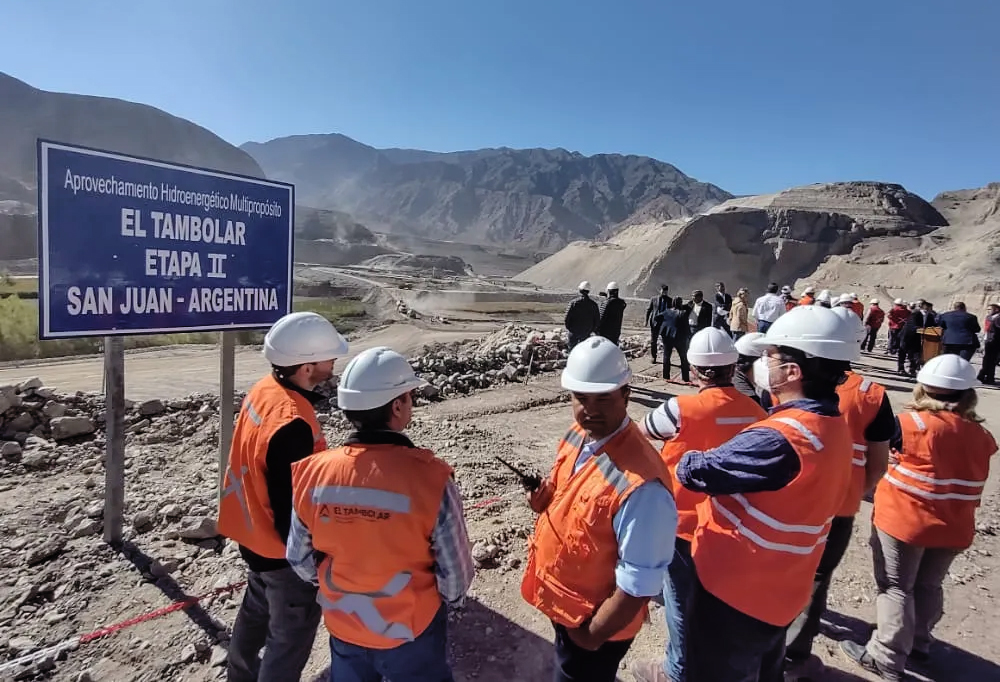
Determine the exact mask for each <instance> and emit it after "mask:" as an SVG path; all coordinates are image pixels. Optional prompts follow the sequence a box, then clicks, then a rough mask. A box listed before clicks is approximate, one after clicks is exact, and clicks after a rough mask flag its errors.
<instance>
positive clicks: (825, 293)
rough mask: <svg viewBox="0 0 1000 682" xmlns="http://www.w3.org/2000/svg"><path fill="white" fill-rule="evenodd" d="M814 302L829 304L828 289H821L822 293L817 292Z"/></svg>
mask: <svg viewBox="0 0 1000 682" xmlns="http://www.w3.org/2000/svg"><path fill="white" fill-rule="evenodd" d="M816 300H817V301H825V302H826V303H829V302H830V290H829V289H823V291H821V292H819V296H817V297H816Z"/></svg>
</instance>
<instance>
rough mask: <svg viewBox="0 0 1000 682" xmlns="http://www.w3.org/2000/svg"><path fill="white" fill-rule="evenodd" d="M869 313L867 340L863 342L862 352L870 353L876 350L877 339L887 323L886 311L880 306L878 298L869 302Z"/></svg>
mask: <svg viewBox="0 0 1000 682" xmlns="http://www.w3.org/2000/svg"><path fill="white" fill-rule="evenodd" d="M868 306H869V307H868V312H866V313H865V319H864V325H865V338H864V340H863V341H862V342H861V350H864V351H867V352H869V353H871V352H872V350H873V349H874V348H875V339H876V337H878V333H879V330H881V329H882V323H883V322H885V311H884V310H882V308H881V307H880V306H879V301H878V299H877V298H873V299H872V300H871V301H869V302H868Z"/></svg>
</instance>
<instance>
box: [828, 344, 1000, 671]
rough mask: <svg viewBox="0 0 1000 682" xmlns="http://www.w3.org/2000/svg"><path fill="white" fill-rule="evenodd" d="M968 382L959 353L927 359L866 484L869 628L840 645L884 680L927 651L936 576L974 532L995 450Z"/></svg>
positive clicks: (937, 614) (938, 592)
mask: <svg viewBox="0 0 1000 682" xmlns="http://www.w3.org/2000/svg"><path fill="white" fill-rule="evenodd" d="M975 386H976V370H975V368H974V367H973V366H972V365H971V364H970V363H969V362H968V361H966V360H965V359H963V358H961V357H959V356H957V355H939V356H937V357H935V358H931V359H930V360H928V361H927V363H926V364H925V365H924V366H923V367H922V368H921V369H920V372H919V373H918V374H917V385H916V386H915V387H914V389H913V400H912V401H911V402H910V403H909V404H908V405H907V406H906V411H905V412H903V413H901V414H900V415H899V417H897V423H898V429H897V435H896V436H895V437H894V438H893V440H892V443H891V446H892V450H893V459H892V461H891V463H890V465H889V470H888V472H887V473H886V475H885V477H883V478H882V480H881V481H880V482H879V484H878V488H877V489H876V491H875V514H874V517H873V519H872V526H873V528H872V538H871V546H872V558H873V560H874V561H873V563H874V566H875V584H876V586H877V588H878V594H877V596H876V599H875V611H876V628H875V632H873V633H872V635H871V638H870V639H869V640H868V644H867V645H861V644H858V643H856V642H851V641H845V642H842V643H841V645H840V646H841V649H842V651H843V652H844V653H845V654H846V655H847V656H848V657H849V658H850V659H851V660H852V661H854V662H855V663H857V664H858V665H860V666H862V667H863V668H865V669H866V670H868V671H869V672H872V673H875V674H876V675H878V676H879V677H880V678H881V679H884V680H903V679H906V673H905V668H906V667H907V663H908V662H915V663H925V662H928V660H929V659H931V658H933V656H934V648H933V642H934V638H933V636H932V634H931V633H932V631H933V629H934V626H935V625H937V623H938V621H939V620H940V619H941V615H942V613H943V610H944V590H943V589H942V586H941V585H942V583H943V581H944V579H945V577H946V576H947V575H948V569H949V567H950V566H951V563H952V561H953V560H954V559H955V557H956V556H958V555H959V554H960V553H961V552H962V551H964V550H965V549H967V548H968V547H969V546H970V545H972V543H973V541H974V540H975V536H976V508H977V507H978V506H979V505H980V503H981V501H982V496H983V491H984V487H985V485H986V481H987V479H988V478H989V473H990V460H991V458H992V457H993V455H994V454H995V453H996V451H997V444H996V441H995V440H994V438H993V436H992V434H990V432H989V431H987V430H986V428H984V427H983V424H982V422H983V419H982V417H980V416H979V415H978V414H976V405H977V402H978V398H977V396H976V389H975ZM939 679H958V677H955V676H954V675H951V676H949V675H947V674H946V675H945V676H944V677H942V678H939ZM978 679H986V678H985V677H980V678H978Z"/></svg>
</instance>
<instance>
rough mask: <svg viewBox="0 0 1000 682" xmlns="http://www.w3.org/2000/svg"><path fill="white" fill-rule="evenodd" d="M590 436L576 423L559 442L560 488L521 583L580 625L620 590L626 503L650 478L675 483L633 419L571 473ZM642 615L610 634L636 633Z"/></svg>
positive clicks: (555, 472)
mask: <svg viewBox="0 0 1000 682" xmlns="http://www.w3.org/2000/svg"><path fill="white" fill-rule="evenodd" d="M586 437H587V434H586V432H585V431H584V430H583V429H582V428H580V426H579V425H578V424H574V425H573V426H572V428H570V430H569V432H568V433H567V434H566V435H565V436H564V437H563V439H562V440H561V441H560V442H559V450H558V453H557V455H556V462H555V464H554V465H553V467H552V473H551V475H550V477H549V478H550V481H551V482H552V483H553V484H554V486H555V491H554V493H553V496H552V501H551V502H550V503H549V506H548V508H547V509H546V510H545V511H544V512H542V513H541V514H540V515H539V517H538V521H537V522H536V523H535V533H534V535H533V536H532V537H531V538H529V540H528V564H527V567H526V568H525V571H524V578H523V579H522V581H521V596H523V597H524V599H525V601H527V602H528V603H529V604H531V605H532V606H534V607H535V608H536V609H538V610H539V611H541V612H542V613H544V614H545V615H546V616H548V617H549V618H550V619H551V620H552V621H554V622H556V623H558V624H560V625H563V626H564V627H567V628H575V627H579V626H580V624H581V623H583V622H584V621H585V620H586V619H587V618H590V617H591V616H593V615H594V613H595V612H596V610H597V608H598V607H599V606H600V605H601V604H602V603H603V602H604V601H605V600H606V599H608V598H609V597H611V595H612V594H614V592H615V566H616V565H617V563H618V539H617V538H616V537H615V531H614V526H613V525H612V522H613V519H614V516H615V514H616V513H617V512H618V509H619V508H620V507H621V505H622V503H623V502H625V500H626V499H628V496H629V495H631V494H632V492H633V491H634V490H635V489H636V488H638V487H639V486H640V485H642V484H643V483H645V482H647V481H653V480H659V481H660V482H662V483H663V485H664V487H666V488H667V489H669V487H670V486H669V484H668V478H669V474H668V473H667V471H666V468H665V467H664V466H663V462H661V461H660V458H659V457H658V456H657V454H656V450H655V449H654V448H653V446H652V445H650V443H649V441H648V440H646V439H645V438H644V437H643V435H642V433H641V432H640V431H639V429H638V427H637V426H636V425H635V424H634V423H633V422H632V421H631V420H629V423H628V425H627V426H626V427H625V428H624V429H623V430H622V431H621V432H619V433H618V434H617V435H615V436H614V437H613V438H611V440H609V441H608V442H607V443H606V444H605V445H604V447H603V448H601V450H600V451H599V452H597V453H595V454H594V456H593V457H591V458H590V459H589V460H588V461H587V462H586V463H585V464H584V465H583V466H582V467H581V468H580V470H579V471H577V472H576V473H573V468H574V466H575V465H576V460H577V458H578V457H579V454H580V450H581V449H582V448H583V444H584V441H585V439H586ZM648 522H649V523H657V520H656V519H648ZM645 618H646V609H645V607H644V608H643V609H641V610H640V612H639V613H638V614H636V617H635V618H634V619H633V620H632V622H631V623H629V624H628V625H627V626H625V628H624V629H622V630H621V631H620V632H617V633H616V634H615V635H613V636H612V637H611V639H612V640H615V641H620V640H626V639H632V638H633V637H635V635H636V633H638V632H639V629H640V628H641V627H642V623H643V621H644V620H645Z"/></svg>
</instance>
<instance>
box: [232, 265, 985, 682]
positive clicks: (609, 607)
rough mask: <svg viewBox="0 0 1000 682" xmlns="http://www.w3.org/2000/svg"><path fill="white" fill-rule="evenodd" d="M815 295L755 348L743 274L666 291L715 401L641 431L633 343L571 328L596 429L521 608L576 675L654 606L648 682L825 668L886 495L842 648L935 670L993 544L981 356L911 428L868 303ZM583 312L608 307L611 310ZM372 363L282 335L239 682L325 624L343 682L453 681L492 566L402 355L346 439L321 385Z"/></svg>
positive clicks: (937, 376)
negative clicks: (818, 643)
mask: <svg viewBox="0 0 1000 682" xmlns="http://www.w3.org/2000/svg"><path fill="white" fill-rule="evenodd" d="M583 284H586V283H583ZM608 289H609V291H608V292H607V293H608V294H609V295H608V296H607V301H606V302H605V305H603V306H596V302H594V301H591V303H593V304H594V305H595V306H596V307H597V323H598V325H599V324H600V322H601V317H603V315H602V313H606V312H607V311H608V308H609V305H610V304H611V302H612V301H614V300H616V299H617V298H618V297H617V295H615V296H611V295H610V294H611V291H612V290H614V291H617V287H614V288H612V287H610V286H609V287H608ZM581 292H582V295H581V299H578V300H580V301H582V300H585V299H589V296H586V295H585V294H586V293H588V292H589V286H583V285H581ZM790 293H791V292H790V291H789V292H785V293H784V294H783V293H780V290H779V289H778V287H777V286H771V287H769V290H768V292H767V294H765V296H763V297H761V298H760V299H758V300H757V302H756V303H755V304H754V309H755V311H757V312H759V313H760V314H761V317H760V318H758V327H760V326H764V323H768V324H766V326H764V328H765V331H764V332H763V333H762V332H761V331H755V332H743V333H742V334H741V335H740V336H739V338H738V339H736V340H735V341H734V340H733V338H732V337H733V336H736V335H738V334H740V331H741V330H739V329H737V330H735V331H734V330H733V329H732V325H731V322H730V321H731V320H732V319H733V318H732V310H733V309H734V308H736V305H737V304H736V303H734V302H733V300H732V299H731V298H729V297H728V295H727V294H726V292H725V287H724V286H723V285H722V284H721V283H720V284H719V285H718V286H717V291H716V296H715V300H714V302H712V303H710V302H708V301H706V300H705V299H704V296H703V295H701V292H696V295H694V296H692V298H691V300H690V301H689V302H688V303H684V302H683V301H681V302H680V303H677V301H678V300H679V299H669V296H668V291H667V287H663V290H662V292H661V296H658V297H656V298H655V299H654V302H655V303H656V305H652V302H651V311H650V312H651V313H652V315H653V316H654V317H655V318H656V319H657V321H658V325H659V326H660V327H663V326H664V325H667V324H669V325H670V326H671V328H673V329H674V330H675V334H674V335H673V336H668V337H666V338H669V339H670V344H671V348H677V349H678V351H680V348H681V343H682V342H681V340H680V336H679V335H678V334H677V333H676V332H677V331H678V330H682V329H683V330H684V331H683V332H682V333H683V334H687V335H689V338H685V339H684V340H683V349H684V350H683V353H682V357H683V358H684V362H685V363H686V365H685V366H686V367H688V369H689V371H690V372H692V374H693V376H694V378H695V380H696V383H697V386H698V388H699V391H698V392H697V393H694V394H690V395H680V396H677V397H674V398H670V399H669V400H667V401H666V402H664V403H663V404H662V405H660V406H659V407H657V408H656V409H655V410H653V411H652V412H651V413H650V414H648V415H647V416H646V417H645V418H644V419H642V420H640V422H639V423H636V422H634V421H633V420H632V419H631V417H630V416H629V413H628V408H629V402H630V401H629V399H630V391H631V389H630V383H631V380H632V371H631V368H630V366H629V363H628V360H627V359H626V357H625V354H624V353H623V352H622V350H621V349H620V348H619V347H618V345H617V343H615V342H614V341H613V340H612V339H608V338H605V337H604V336H602V335H599V334H594V333H593V330H591V331H590V333H589V334H588V335H586V336H583V331H584V328H583V327H576V328H574V330H571V333H573V334H576V335H577V336H576V337H574V339H573V341H572V345H573V348H572V350H571V351H570V354H569V357H568V359H567V361H566V366H565V368H564V370H563V372H562V377H561V385H562V388H563V389H564V390H565V391H567V392H568V393H569V395H570V398H571V414H572V420H571V421H570V424H569V428H568V429H567V430H566V431H565V433H555V434H550V435H551V440H552V442H553V443H557V445H556V457H555V463H554V464H553V466H552V468H551V470H550V472H549V474H548V475H547V476H545V477H544V478H542V477H537V476H530V475H527V474H521V475H520V482H521V484H522V485H523V486H524V488H525V491H526V493H527V495H526V497H527V499H526V502H527V504H528V505H529V507H530V508H531V510H532V511H534V512H535V513H536V514H537V520H536V523H535V527H534V530H533V533H532V535H531V537H530V538H529V540H528V543H527V549H528V555H527V561H526V563H525V568H524V573H523V576H522V579H521V596H522V598H523V599H524V600H525V602H526V603H527V604H528V605H530V606H531V607H533V608H534V609H536V610H537V611H538V612H539V613H540V614H542V615H543V616H544V617H545V618H546V619H548V620H549V621H550V622H551V624H552V627H553V631H554V647H553V654H554V655H553V670H554V672H553V678H552V679H553V680H554V681H555V682H613V681H614V680H615V679H616V676H617V673H618V671H619V669H620V666H621V662H622V660H623V658H624V657H625V655H626V653H627V652H628V650H629V648H630V647H631V645H632V642H633V640H634V638H635V637H636V635H637V634H638V632H639V631H640V630H641V629H642V627H643V625H644V623H645V622H646V621H647V620H648V610H647V609H648V603H649V602H650V601H651V600H655V601H659V602H662V603H663V605H664V607H665V608H664V613H665V618H666V625H667V631H668V641H667V642H666V643H665V647H664V655H663V656H662V657H657V658H656V659H655V660H650V661H634V662H633V665H632V666H631V668H632V673H633V676H634V677H635V678H636V679H637V680H639V681H640V682H749V681H750V680H755V681H757V682H783V680H786V679H787V676H788V675H790V674H791V675H798V676H799V677H797V678H794V679H800V680H801V679H809V676H810V675H811V673H810V672H809V668H810V665H819V662H818V659H815V657H813V656H812V655H811V650H812V643H813V640H814V639H815V637H816V635H817V634H818V631H819V621H820V616H821V615H822V613H823V612H824V610H825V607H826V594H827V590H828V589H829V586H830V583H831V580H832V578H833V574H834V572H835V570H836V568H837V566H838V565H839V563H840V561H841V559H842V557H843V555H844V552H845V550H846V548H847V545H848V541H849V539H850V536H851V529H852V527H853V523H854V517H855V515H856V514H857V512H858V511H859V509H860V507H861V502H862V499H864V498H865V497H866V496H868V495H870V494H872V492H873V491H874V505H875V506H874V524H873V525H874V530H873V534H872V538H871V545H872V552H873V560H874V568H875V576H874V577H875V584H876V588H877V595H878V596H877V601H876V629H875V632H874V633H873V634H872V636H871V637H870V639H869V640H868V641H867V643H866V644H861V643H856V642H850V641H848V642H844V643H842V645H841V649H842V650H843V652H844V654H845V655H846V656H847V657H848V658H849V659H850V660H851V661H853V662H854V663H855V664H857V665H858V666H860V667H862V668H864V669H866V670H868V671H869V672H871V673H873V674H875V675H877V676H878V677H879V678H881V679H884V680H889V681H890V682H891V681H896V680H902V679H904V674H905V673H904V671H905V669H906V668H907V667H912V666H914V665H921V664H924V663H926V662H927V661H929V660H933V657H934V649H933V647H932V644H933V637H932V634H931V633H932V630H933V628H934V626H935V625H936V623H937V622H938V620H939V619H940V618H941V615H942V612H943V589H942V582H943V580H944V578H945V575H946V574H947V571H948V568H949V566H950V564H951V562H952V561H953V560H954V558H955V557H956V556H957V555H958V554H959V553H960V552H961V551H963V550H964V549H966V548H967V547H969V546H970V545H971V544H972V542H973V539H974V535H975V528H974V525H975V510H976V507H977V506H978V505H979V503H980V500H981V497H982V492H983V488H984V486H985V483H986V480H987V478H988V475H989V464H990V458H991V457H992V455H993V454H994V453H995V452H996V450H997V446H996V443H995V441H994V439H993V437H992V436H991V434H990V433H989V431H987V430H986V429H985V428H984V427H983V426H982V423H981V422H982V421H983V420H982V419H981V418H980V417H979V416H978V415H977V413H976V405H977V395H976V391H975V385H976V373H975V370H974V369H973V368H972V365H971V364H970V363H969V362H968V361H967V360H966V359H965V358H964V357H962V355H961V353H960V352H956V353H953V354H952V353H949V354H945V355H941V356H938V357H935V358H933V359H932V360H930V361H929V362H927V363H926V364H925V365H924V366H923V367H921V368H920V370H919V373H918V374H917V385H916V387H915V388H914V391H913V399H912V401H911V402H910V403H908V404H907V405H906V407H905V408H904V410H905V411H904V412H902V413H900V414H899V415H898V416H895V415H893V413H892V409H891V407H890V406H889V403H888V399H887V398H886V393H885V390H884V388H883V387H882V386H880V385H878V384H877V383H875V382H873V381H871V380H870V379H868V378H865V377H863V376H861V375H858V374H856V373H855V372H854V371H852V369H851V361H852V360H855V359H857V357H859V353H860V345H861V342H862V339H863V338H865V336H866V334H865V330H864V329H863V326H862V324H861V317H860V314H859V313H858V311H857V310H856V309H855V306H853V305H851V304H852V303H853V302H854V300H855V299H854V298H853V297H851V296H848V299H846V300H845V301H844V302H843V305H841V304H839V303H838V304H837V305H835V306H833V308H832V310H828V309H826V306H824V305H822V303H820V299H822V298H823V297H822V292H821V295H820V296H818V297H816V301H817V304H809V305H798V302H797V301H796V302H794V303H795V305H791V307H790V309H786V312H783V313H781V312H780V311H779V310H778V309H776V308H775V305H776V303H775V300H776V299H777V300H778V301H782V302H783V304H784V305H789V304H790V303H793V301H791V300H790V299H791V298H793V297H791V295H790ZM745 298H746V297H745V295H743V296H742V300H743V301H744V302H745ZM668 299H669V301H670V305H669V307H668V306H667V305H666V301H667V300H668ZM661 300H662V301H663V302H664V304H663V306H662V307H660V305H659V302H660V301H661ZM736 300H737V301H740V300H741V293H738V294H737V299H736ZM575 303H576V302H575ZM727 305H728V306H729V308H728V309H727V308H726V306H727ZM618 307H619V308H622V306H618ZM602 309H603V310H602ZM927 309H929V307H928V308H927ZM612 310H613V308H612ZM571 311H573V312H574V313H578V314H579V317H580V318H581V319H582V318H583V315H584V313H586V314H588V315H593V308H592V307H591V306H590V304H589V303H580V304H578V305H575V306H571ZM568 312H569V311H568ZM776 312H777V313H779V314H777V315H775V317H774V319H773V320H770V321H769V320H767V319H763V318H766V317H767V316H770V315H772V314H774V313H776ZM997 312H1000V309H998V311H997ZM997 312H994V313H993V318H992V319H991V320H990V325H991V327H994V326H995V325H996V324H997V323H998V321H1000V320H998V317H997ZM727 313H728V315H727ZM613 314H615V315H617V314H618V313H613ZM723 318H725V319H726V322H727V324H726V325H722V323H721V321H720V320H721V319H723ZM954 318H955V319H956V320H960V319H961V318H960V316H954ZM609 319H610V318H609ZM574 320H575V317H574ZM619 333H620V332H619ZM580 336H582V338H580ZM660 337H661V338H664V336H663V335H662V334H661V335H660ZM953 345H957V346H961V348H957V349H955V350H957V351H961V350H962V348H964V346H966V345H968V344H961V343H959V344H953ZM348 350H349V345H348V343H347V341H346V340H345V339H344V338H343V337H342V336H341V335H340V334H339V333H338V332H337V330H336V329H335V328H334V327H333V326H332V325H331V324H330V323H329V322H328V321H327V320H326V319H325V318H322V317H321V316H319V315H316V314H315V313H292V314H290V315H287V316H285V317H284V318H282V319H281V320H279V321H278V322H277V323H275V325H274V326H273V327H272V328H271V330H270V331H269V332H268V334H267V335H266V337H265V339H264V348H263V354H264V357H265V358H266V359H267V361H268V362H269V363H270V364H271V371H270V372H269V373H268V374H267V375H266V376H264V377H263V378H262V379H261V380H260V381H258V382H257V383H256V384H255V385H254V386H253V388H252V389H251V390H250V392H249V393H248V394H247V396H246V398H245V400H244V401H243V404H242V406H241V408H240V413H239V416H238V419H237V422H236V426H235V430H234V433H233V441H232V446H231V449H230V453H229V458H228V462H227V464H226V468H225V472H224V484H223V489H222V494H221V500H220V507H219V519H218V528H219V531H220V532H221V533H222V534H223V535H225V536H226V537H228V538H230V539H232V540H233V541H234V542H236V543H237V544H238V545H239V550H240V554H241V556H242V558H243V559H244V561H245V562H246V564H247V569H248V580H247V587H246V592H245V594H244V596H243V601H242V604H241V606H240V609H239V612H238V614H237V617H236V622H235V624H234V626H233V633H232V638H231V641H230V647H229V659H228V670H227V678H228V679H229V680H230V681H232V682H239V681H241V680H246V681H250V680H256V681H257V682H266V681H272V682H273V681H276V680H295V679H299V677H300V675H301V673H302V670H303V669H304V667H305V665H306V663H307V661H308V658H309V655H310V652H311V649H312V643H313V640H314V638H315V633H316V630H317V628H318V626H319V623H320V621H321V620H322V622H323V623H325V626H326V629H327V630H328V632H329V635H330V637H329V646H330V653H331V666H330V678H329V679H330V680H331V682H343V681H344V680H348V681H354V682H369V681H370V682H375V681H376V680H388V681H389V682H448V681H450V680H453V679H454V677H453V674H452V671H451V666H450V663H449V661H448V646H447V642H448V629H449V625H448V624H449V619H448V609H449V607H460V606H461V605H462V603H463V602H464V600H465V598H466V594H467V592H468V590H469V587H470V585H471V584H472V581H473V579H474V575H475V568H474V562H473V560H472V555H471V548H470V542H469V537H468V532H467V530H466V525H465V519H464V510H463V504H462V498H461V494H460V489H459V486H458V485H457V483H456V481H455V479H454V475H453V470H452V468H451V467H450V466H449V465H448V464H447V463H446V462H445V461H443V460H442V459H440V458H438V457H437V456H436V455H435V453H434V452H432V451H430V450H427V449H424V448H421V447H420V446H419V445H418V444H416V443H414V442H413V441H411V440H410V438H409V437H408V436H407V435H406V434H405V431H406V428H407V426H408V425H409V423H410V421H411V419H412V416H413V409H414V399H413V397H414V392H415V391H416V390H417V389H419V388H420V387H421V386H423V385H424V383H425V382H424V381H423V380H422V379H421V378H420V377H419V376H417V375H416V374H415V372H414V370H413V369H412V367H411V365H410V363H409V362H408V361H407V359H406V358H405V357H403V356H402V355H400V354H399V353H397V352H395V351H393V350H391V349H390V348H386V347H377V348H370V349H367V350H364V351H362V352H361V353H359V354H358V355H356V356H355V357H354V358H353V359H351V360H350V362H348V363H347V365H346V367H345V369H344V371H343V373H342V375H341V377H340V381H339V384H338V387H337V403H338V406H339V408H340V409H341V410H342V411H343V413H344V416H345V418H346V419H347V420H348V421H349V422H350V423H351V424H352V426H353V432H352V433H351V434H350V435H349V436H347V438H346V439H344V441H343V442H341V443H338V444H328V443H327V442H326V440H325V437H324V432H323V428H322V426H321V425H320V422H319V420H318V418H317V416H316V412H315V409H314V407H313V405H314V404H315V403H316V402H317V401H319V400H321V396H320V395H319V394H317V393H316V392H315V389H316V387H317V386H318V385H319V384H321V383H322V382H324V381H326V380H328V379H330V378H331V377H332V375H333V366H334V360H335V359H336V358H340V357H344V356H346V355H347V354H348ZM532 438H533V439H534V438H536V436H535V435H533V436H532ZM654 442H659V443H661V445H660V446H659V447H658V448H657V447H654V445H653V443H654ZM484 448H485V449H484V455H486V454H488V450H489V447H488V444H484ZM262 652H263V653H262ZM513 679H529V678H527V677H524V676H522V675H518V674H516V673H515V676H514V678H513Z"/></svg>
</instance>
